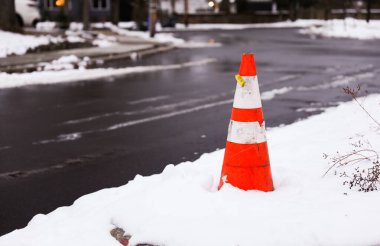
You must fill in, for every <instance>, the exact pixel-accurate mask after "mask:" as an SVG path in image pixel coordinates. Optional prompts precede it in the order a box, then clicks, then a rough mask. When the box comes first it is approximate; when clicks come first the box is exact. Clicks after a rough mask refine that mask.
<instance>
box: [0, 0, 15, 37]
mask: <svg viewBox="0 0 380 246" xmlns="http://www.w3.org/2000/svg"><path fill="white" fill-rule="evenodd" d="M0 29H2V30H5V31H20V25H19V23H18V22H17V18H16V10H15V2H14V0H2V1H1V8H0Z"/></svg>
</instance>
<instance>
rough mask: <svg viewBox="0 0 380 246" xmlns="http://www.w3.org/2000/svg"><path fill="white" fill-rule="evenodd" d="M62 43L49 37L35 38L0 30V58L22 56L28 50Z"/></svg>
mask: <svg viewBox="0 0 380 246" xmlns="http://www.w3.org/2000/svg"><path fill="white" fill-rule="evenodd" d="M62 41H63V40H62V38H55V37H51V36H38V37H37V36H32V35H22V34H18V33H12V32H5V31H1V30H0V57H7V56H9V55H23V54H25V53H26V52H27V51H28V49H33V48H36V47H38V46H40V45H48V44H49V43H58V42H62Z"/></svg>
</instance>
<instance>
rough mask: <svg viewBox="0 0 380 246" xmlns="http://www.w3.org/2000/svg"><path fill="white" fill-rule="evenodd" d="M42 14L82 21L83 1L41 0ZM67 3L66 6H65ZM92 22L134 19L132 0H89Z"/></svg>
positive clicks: (54, 19) (53, 19) (48, 17)
mask: <svg viewBox="0 0 380 246" xmlns="http://www.w3.org/2000/svg"><path fill="white" fill-rule="evenodd" d="M39 1H40V8H41V14H42V16H43V18H44V19H45V20H50V21H62V19H63V18H65V19H67V20H69V21H81V20H82V13H83V1H78V0H39ZM65 5H66V7H65ZM88 6H89V15H90V21H91V22H106V21H114V20H115V19H116V20H117V21H130V20H131V19H132V12H133V4H132V0H89V5H88Z"/></svg>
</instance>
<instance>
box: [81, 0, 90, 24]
mask: <svg viewBox="0 0 380 246" xmlns="http://www.w3.org/2000/svg"><path fill="white" fill-rule="evenodd" d="M82 3H83V5H82V22H83V30H89V29H90V3H89V0H82Z"/></svg>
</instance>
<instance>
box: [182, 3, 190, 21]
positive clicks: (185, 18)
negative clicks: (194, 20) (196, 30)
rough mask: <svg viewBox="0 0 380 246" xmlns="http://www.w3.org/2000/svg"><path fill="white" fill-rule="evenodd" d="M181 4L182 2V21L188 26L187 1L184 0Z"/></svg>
mask: <svg viewBox="0 0 380 246" xmlns="http://www.w3.org/2000/svg"><path fill="white" fill-rule="evenodd" d="M183 4H184V6H183V9H184V13H183V23H184V24H185V27H188V26H189V1H188V0H184V1H183Z"/></svg>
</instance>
